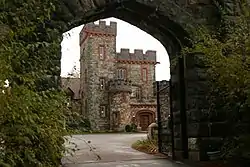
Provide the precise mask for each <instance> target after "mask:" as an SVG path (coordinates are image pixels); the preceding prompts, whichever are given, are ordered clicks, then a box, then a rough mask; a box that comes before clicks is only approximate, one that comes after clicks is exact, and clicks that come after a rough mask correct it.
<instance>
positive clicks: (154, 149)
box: [132, 139, 158, 154]
mask: <svg viewBox="0 0 250 167" xmlns="http://www.w3.org/2000/svg"><path fill="white" fill-rule="evenodd" d="M132 148H133V149H135V150H138V151H141V152H145V153H147V154H157V153H158V146H157V140H148V139H145V140H138V141H136V142H135V143H133V144H132Z"/></svg>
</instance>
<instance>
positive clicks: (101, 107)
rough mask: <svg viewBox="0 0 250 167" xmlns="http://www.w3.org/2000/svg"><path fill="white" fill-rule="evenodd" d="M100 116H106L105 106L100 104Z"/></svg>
mask: <svg viewBox="0 0 250 167" xmlns="http://www.w3.org/2000/svg"><path fill="white" fill-rule="evenodd" d="M100 116H101V117H102V118H105V117H106V107H105V106H100Z"/></svg>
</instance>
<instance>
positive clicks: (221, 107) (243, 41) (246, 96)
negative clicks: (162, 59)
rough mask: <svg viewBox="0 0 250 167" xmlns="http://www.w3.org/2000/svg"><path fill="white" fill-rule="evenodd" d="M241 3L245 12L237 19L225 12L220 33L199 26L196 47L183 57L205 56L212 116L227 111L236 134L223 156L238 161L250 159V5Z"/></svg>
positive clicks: (229, 138)
mask: <svg viewBox="0 0 250 167" xmlns="http://www.w3.org/2000/svg"><path fill="white" fill-rule="evenodd" d="M241 5H242V6H241V9H242V12H241V13H240V14H239V16H238V17H234V19H232V18H231V17H228V16H227V13H226V12H224V11H222V12H221V13H222V21H221V26H220V27H219V28H218V29H217V31H216V32H211V31H209V30H208V29H206V28H204V27H199V28H197V29H195V30H194V33H193V34H194V36H193V37H194V38H193V41H192V42H193V47H192V48H184V49H183V50H182V55H183V56H184V55H195V54H196V53H199V54H200V53H202V54H203V55H204V56H203V58H202V61H203V63H204V64H205V65H206V67H208V69H207V74H208V75H207V83H208V85H209V88H210V89H209V92H207V96H208V100H209V104H210V105H209V106H210V108H209V111H210V115H212V116H216V115H220V114H223V121H226V122H227V123H228V125H229V126H228V128H229V129H230V131H231V133H232V136H227V137H225V141H224V146H223V147H222V148H221V149H222V151H223V158H239V159H237V160H238V161H241V160H242V159H248V160H250V154H249V152H250V147H249V146H250V142H249V141H250V140H249V139H250V135H249V129H250V112H249V110H250V86H249V85H250V21H249V20H250V16H249V11H250V7H249V6H247V5H245V4H241ZM221 10H223V8H221ZM186 58H187V59H188V56H186ZM212 119H213V117H212Z"/></svg>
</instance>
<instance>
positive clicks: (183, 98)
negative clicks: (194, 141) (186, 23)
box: [178, 56, 188, 159]
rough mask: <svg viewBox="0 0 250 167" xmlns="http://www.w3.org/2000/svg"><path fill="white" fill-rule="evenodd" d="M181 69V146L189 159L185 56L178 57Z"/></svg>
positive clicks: (184, 156) (183, 154)
mask: <svg viewBox="0 0 250 167" xmlns="http://www.w3.org/2000/svg"><path fill="white" fill-rule="evenodd" d="M178 71H179V78H178V79H179V80H178V82H179V98H180V99H179V100H180V121H181V146H182V157H183V158H184V159H188V135H187V116H186V114H187V113H186V82H185V58H184V57H183V56H180V57H179V58H178Z"/></svg>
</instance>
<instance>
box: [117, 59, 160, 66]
mask: <svg viewBox="0 0 250 167" xmlns="http://www.w3.org/2000/svg"><path fill="white" fill-rule="evenodd" d="M117 62H119V63H124V64H154V65H155V64H158V63H159V62H155V61H150V60H123V59H117Z"/></svg>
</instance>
